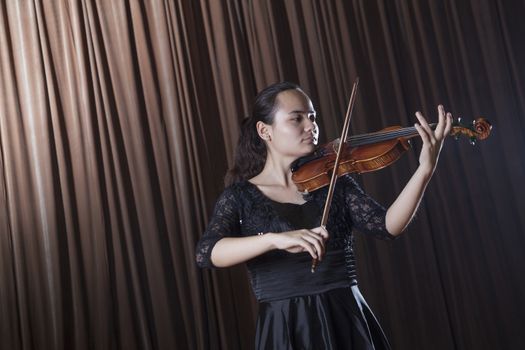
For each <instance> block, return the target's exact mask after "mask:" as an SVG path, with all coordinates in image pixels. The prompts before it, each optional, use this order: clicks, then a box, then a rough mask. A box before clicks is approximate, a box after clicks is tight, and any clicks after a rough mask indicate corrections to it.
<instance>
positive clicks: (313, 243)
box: [211, 227, 328, 267]
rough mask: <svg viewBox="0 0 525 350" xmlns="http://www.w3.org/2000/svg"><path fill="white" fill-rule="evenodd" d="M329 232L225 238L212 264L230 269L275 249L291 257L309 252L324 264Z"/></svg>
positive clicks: (220, 243)
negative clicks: (290, 254) (229, 267)
mask: <svg viewBox="0 0 525 350" xmlns="http://www.w3.org/2000/svg"><path fill="white" fill-rule="evenodd" d="M327 239H328V232H327V231H326V229H324V228H323V227H316V228H313V229H311V230H306V229H303V230H296V231H287V232H281V233H272V232H268V233H265V234H262V235H257V236H249V237H225V238H222V239H221V240H219V241H218V242H217V243H216V244H215V246H214V247H213V250H212V252H211V262H212V264H213V265H214V266H216V267H228V266H233V265H237V264H240V263H242V262H245V261H248V260H250V259H253V258H255V257H256V256H259V255H261V254H264V253H266V252H269V251H270V250H273V249H282V250H286V251H287V252H290V253H300V252H308V253H309V254H310V255H311V256H312V258H314V259H319V260H322V257H323V255H324V252H325V245H324V243H325V241H326V240H327Z"/></svg>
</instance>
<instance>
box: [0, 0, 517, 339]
mask: <svg viewBox="0 0 525 350" xmlns="http://www.w3.org/2000/svg"><path fill="white" fill-rule="evenodd" d="M524 11H525V4H524V3H523V2H518V1H498V0H481V1H462V2H457V1H451V0H446V1H439V2H436V1H418V0H407V1H381V0H374V1H363V0H353V1H343V0H334V1H313V0H308V1H306V0H305V1H292V0H286V1H212V0H200V1H185V0H175V1H167V0H164V1H163V0H155V1H139V0H130V1H123V0H114V1H103V0H84V1H69V0H58V1H48V0H33V1H23V0H15V1H9V2H7V1H6V2H1V3H0V285H1V286H2V287H1V288H0V346H1V347H2V348H6V349H246V348H251V347H252V344H253V337H254V327H255V317H256V313H257V306H256V303H255V302H254V299H253V296H252V295H251V290H250V286H249V284H248V279H247V276H246V272H245V269H244V268H243V267H235V268H232V269H226V270H216V271H200V270H198V269H197V267H196V265H195V263H194V247H195V244H196V242H197V240H198V239H199V237H200V235H201V233H202V232H203V230H204V228H205V225H206V222H207V220H208V218H209V215H210V214H211V210H212V208H213V205H214V201H215V198H216V197H217V196H218V194H219V193H220V192H221V190H222V187H223V176H224V174H225V172H226V170H227V168H228V166H229V165H231V164H232V161H233V151H234V149H235V145H236V141H237V137H238V135H239V124H240V122H241V120H242V119H243V118H244V117H246V116H248V115H249V113H250V112H251V111H250V106H251V103H252V102H253V98H254V96H255V94H256V93H257V91H258V90H260V89H261V88H263V87H264V86H266V85H268V84H270V83H273V82H275V81H279V80H291V81H294V82H297V83H299V84H300V85H301V86H303V88H304V90H305V91H306V92H307V93H308V94H309V95H310V96H311V98H312V100H313V102H314V105H315V107H316V109H317V111H318V112H319V115H320V118H319V120H320V126H321V140H322V141H327V140H330V139H333V138H336V137H338V136H337V135H338V134H339V129H340V127H341V125H342V119H343V115H344V112H345V110H346V104H347V100H348V97H349V94H350V90H351V86H352V83H353V81H354V79H355V77H357V76H359V77H360V88H359V94H358V101H357V104H356V108H355V111H354V116H353V120H352V125H351V133H352V134H359V133H365V132H371V131H376V130H378V129H381V128H383V127H386V126H390V125H402V126H410V125H412V124H413V123H414V122H415V117H413V113H414V112H415V111H416V110H422V111H423V112H424V114H425V115H426V116H427V117H428V119H431V120H435V119H436V117H437V112H436V106H437V104H438V103H443V104H444V105H445V107H446V108H447V109H448V110H450V111H452V112H453V113H454V115H455V116H464V119H465V120H469V119H471V118H475V117H477V116H485V117H487V118H489V119H490V121H491V122H492V123H493V125H494V129H493V133H492V135H491V136H490V138H489V139H487V140H485V141H480V142H478V145H477V146H476V147H470V146H469V145H468V142H467V141H466V140H463V139H461V140H458V142H454V141H453V140H448V141H447V142H446V143H445V146H444V148H443V151H442V154H441V159H440V163H439V164H438V169H437V171H436V173H435V175H434V178H433V179H432V181H431V183H430V185H429V187H428V191H427V194H426V195H425V197H424V199H423V202H422V206H421V208H420V210H419V212H418V213H417V216H416V218H415V220H414V222H413V223H412V224H411V225H410V227H409V228H408V233H407V235H406V237H404V238H402V239H400V240H397V241H396V242H393V243H392V242H391V243H385V242H376V241H370V240H364V239H363V238H362V237H360V236H359V235H358V238H357V244H358V248H359V249H358V268H359V275H360V284H361V288H362V289H363V290H364V294H365V296H366V297H367V300H368V301H369V304H371V306H372V308H373V309H374V310H375V311H376V313H377V316H378V318H379V319H380V321H381V323H382V324H383V326H384V328H385V330H386V332H387V335H388V337H389V338H390V340H391V342H392V343H393V345H394V347H395V348H400V349H419V348H424V349H472V348H476V349H495V348H505V349H517V348H521V347H523V346H524V345H525V339H524V337H523V335H522V334H521V329H520V325H521V324H523V322H524V321H525V303H524V301H523V298H522V296H523V295H524V294H525V282H524V281H523V279H522V278H521V276H523V274H524V273H525V271H524V270H525V255H523V253H522V252H523V249H524V248H525V239H524V236H523V232H524V231H525V214H524V213H525V211H524V210H523V209H524V208H525V190H524V188H523V186H522V179H523V178H524V177H525V162H524V161H523V155H522V154H521V150H522V149H524V148H525V131H524V130H525V118H524V115H525V91H524V89H523V86H525V68H524V66H523V64H522V62H524V60H525V49H524V47H523V45H522V38H523V37H524V36H525V25H524V24H523V21H522V18H521V17H522V16H521V14H523V13H524ZM419 145H420V142H419V141H418V140H414V147H413V150H410V151H409V152H408V154H407V156H405V157H404V158H402V159H401V160H399V161H398V162H397V163H396V164H394V165H393V166H391V167H389V168H387V169H384V170H381V171H379V172H376V173H371V174H366V175H362V176H357V178H358V179H359V181H361V182H362V184H363V186H364V187H365V188H366V190H367V191H368V192H369V193H371V194H372V195H373V196H374V197H375V198H377V199H378V200H379V201H380V202H382V203H384V204H385V205H388V204H390V203H391V202H392V201H393V200H394V199H395V197H396V195H397V193H399V192H400V191H401V189H402V188H403V185H404V183H405V182H406V181H407V180H408V178H409V177H410V175H411V174H412V172H413V171H414V170H415V169H416V167H417V164H418V162H417V155H418V149H419V147H420V146H419Z"/></svg>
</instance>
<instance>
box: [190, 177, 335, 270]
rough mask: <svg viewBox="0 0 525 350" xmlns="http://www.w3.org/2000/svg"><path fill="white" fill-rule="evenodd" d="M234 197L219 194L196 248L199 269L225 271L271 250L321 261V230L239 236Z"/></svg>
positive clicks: (226, 192)
mask: <svg viewBox="0 0 525 350" xmlns="http://www.w3.org/2000/svg"><path fill="white" fill-rule="evenodd" d="M241 206H242V205H241V204H240V203H239V201H238V194H236V191H235V190H234V189H233V188H231V187H230V188H227V189H225V190H224V192H223V193H222V194H221V196H220V197H219V199H218V200H217V203H216V204H215V209H214V212H213V215H212V217H211V219H210V222H209V223H208V226H207V228H206V231H205V232H204V234H203V235H202V237H201V239H200V240H199V243H198V244H197V247H196V261H197V265H199V267H203V268H211V267H227V266H232V265H236V264H239V263H242V262H245V261H247V260H250V259H252V258H255V257H256V256H259V255H261V254H264V253H266V252H268V251H270V250H273V249H282V250H286V251H288V252H290V253H300V252H308V253H309V254H310V255H311V256H312V258H316V259H319V260H320V259H322V256H323V254H324V242H325V241H326V239H328V232H327V231H326V229H324V228H322V227H317V228H313V229H311V230H296V231H288V232H281V233H271V232H268V233H265V234H261V235H254V236H247V237H242V236H241V233H240V231H241V226H240V207H241Z"/></svg>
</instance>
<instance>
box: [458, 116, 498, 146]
mask: <svg viewBox="0 0 525 350" xmlns="http://www.w3.org/2000/svg"><path fill="white" fill-rule="evenodd" d="M491 130H492V125H491V124H490V122H489V121H488V120H487V119H485V118H481V117H480V118H477V119H476V120H473V121H472V124H471V125H468V124H463V123H462V122H461V118H458V121H457V122H453V124H452V130H451V131H450V135H451V136H454V138H455V139H456V140H457V139H459V136H460V135H466V136H468V137H469V141H470V144H472V145H475V144H476V141H477V140H485V139H486V138H487V137H489V135H490V131H491Z"/></svg>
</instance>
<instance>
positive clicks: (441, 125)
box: [434, 105, 446, 140]
mask: <svg viewBox="0 0 525 350" xmlns="http://www.w3.org/2000/svg"><path fill="white" fill-rule="evenodd" d="M445 126H446V117H445V108H444V107H443V105H439V106H438V124H437V126H436V131H435V132H434V136H435V137H436V139H437V140H441V139H442V138H443V134H444V131H445Z"/></svg>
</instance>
